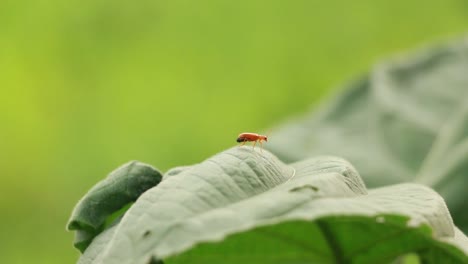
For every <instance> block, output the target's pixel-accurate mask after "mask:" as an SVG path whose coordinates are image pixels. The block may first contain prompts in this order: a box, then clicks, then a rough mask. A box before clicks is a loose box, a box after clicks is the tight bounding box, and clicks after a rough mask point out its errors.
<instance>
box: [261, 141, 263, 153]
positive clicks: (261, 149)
mask: <svg viewBox="0 0 468 264" xmlns="http://www.w3.org/2000/svg"><path fill="white" fill-rule="evenodd" d="M260 152H263V143H262V141H261V140H260Z"/></svg>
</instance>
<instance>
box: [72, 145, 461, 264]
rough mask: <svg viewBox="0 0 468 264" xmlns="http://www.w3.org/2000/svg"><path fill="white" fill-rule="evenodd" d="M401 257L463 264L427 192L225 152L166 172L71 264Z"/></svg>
mask: <svg viewBox="0 0 468 264" xmlns="http://www.w3.org/2000/svg"><path fill="white" fill-rule="evenodd" d="M408 252H414V253H416V254H418V255H420V257H421V258H422V259H423V260H425V261H427V263H438V262H437V260H440V259H445V260H446V261H447V262H446V263H450V262H451V263H463V262H465V263H466V262H468V257H467V254H468V239H467V238H466V237H465V236H464V235H463V234H462V233H461V232H460V231H459V230H458V229H457V228H456V227H454V226H453V223H452V219H451V217H450V214H449V213H448V210H447V208H446V206H445V203H444V201H443V199H442V198H441V197H440V196H439V195H438V194H437V193H435V192H434V191H432V190H431V189H429V188H427V187H424V186H421V185H416V184H402V185H395V186H390V187H384V188H379V189H375V190H370V191H367V189H366V187H365V186H364V184H363V182H362V180H361V178H360V176H359V174H358V172H357V171H356V170H355V169H354V168H353V167H352V166H351V165H350V164H349V163H348V162H346V161H345V160H342V159H340V158H335V157H317V158H311V159H307V160H304V161H301V162H298V163H294V164H290V165H286V164H284V163H282V162H281V161H280V160H278V159H277V158H276V157H275V156H273V155H272V154H271V153H269V152H268V151H263V152H260V151H258V150H252V148H250V147H235V148H232V149H229V150H226V151H224V152H221V153H220V154H218V155H215V156H214V157H212V158H210V159H208V160H206V161H204V162H202V163H200V164H197V165H194V166H188V167H182V168H176V169H173V170H171V171H169V172H167V173H166V174H165V177H164V180H163V181H162V182H161V183H160V184H158V185H157V186H156V187H154V188H152V189H150V190H148V191H146V192H145V193H143V194H142V195H141V196H140V197H139V198H138V200H137V201H136V202H135V204H134V205H133V206H132V207H131V208H130V209H129V210H128V211H127V212H126V213H125V215H124V216H123V218H122V219H121V221H120V222H119V223H118V224H117V225H116V226H114V227H111V228H110V229H108V230H106V231H105V232H103V233H101V235H99V236H97V237H96V239H94V241H93V243H92V244H91V245H90V246H89V247H88V249H87V250H86V251H85V252H84V254H83V256H82V258H81V259H80V263H82V264H108V263H109V264H110V263H112V264H115V263H123V264H138V263H145V264H147V263H157V260H158V259H164V260H165V262H166V263H239V262H243V263H304V261H306V262H305V263H310V261H313V260H316V261H320V262H323V263H336V262H340V263H347V262H354V263H376V262H379V263H382V262H388V261H391V260H393V259H395V258H397V257H398V256H400V255H402V254H405V253H408Z"/></svg>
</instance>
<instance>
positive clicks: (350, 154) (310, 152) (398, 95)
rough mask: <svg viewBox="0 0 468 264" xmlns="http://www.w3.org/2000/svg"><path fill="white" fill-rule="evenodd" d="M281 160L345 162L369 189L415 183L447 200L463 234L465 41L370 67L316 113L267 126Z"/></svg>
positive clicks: (467, 225) (467, 109) (466, 214)
mask: <svg viewBox="0 0 468 264" xmlns="http://www.w3.org/2000/svg"><path fill="white" fill-rule="evenodd" d="M274 131H275V133H273V135H272V136H271V143H270V144H268V146H267V148H268V149H270V150H271V151H272V152H273V153H275V154H276V155H278V156H279V157H280V158H281V159H282V160H285V161H297V160H302V159H304V158H306V157H310V156H315V155H323V154H329V155H337V156H340V157H343V158H346V159H347V160H349V161H350V162H351V163H352V164H353V165H354V166H356V168H357V169H358V170H359V172H360V174H361V175H362V177H363V179H364V181H365V182H366V184H367V185H369V186H370V187H376V186H384V185H388V184H395V183H399V182H410V181H415V182H418V183H422V184H425V185H428V186H430V187H432V188H434V189H435V190H436V191H438V192H439V193H440V194H441V195H442V196H443V197H444V198H445V200H446V201H447V203H448V205H449V208H450V210H451V212H452V213H453V215H454V218H455V223H457V224H458V225H460V226H461V227H462V228H463V229H464V230H465V231H468V210H467V205H466V200H468V195H467V194H468V193H467V192H466V186H468V41H467V39H466V38H465V39H462V40H461V41H458V42H454V43H452V44H448V45H445V46H440V47H435V48H432V49H428V50H425V51H423V52H420V53H417V54H415V55H412V56H404V57H401V58H397V59H394V60H391V61H388V62H385V63H381V64H379V65H378V66H376V67H375V68H374V69H373V70H372V71H371V72H370V73H369V74H368V75H367V76H365V77H364V78H362V80H360V81H358V82H356V83H354V84H351V85H350V86H349V87H347V88H346V89H345V90H344V91H343V92H341V93H340V94H338V95H337V96H336V97H334V98H333V99H332V100H331V101H329V102H326V103H325V104H324V105H323V107H321V108H320V109H319V110H318V111H313V112H312V113H310V114H308V115H306V116H305V117H302V118H300V119H296V120H293V121H290V122H288V123H286V124H284V125H283V126H282V127H280V128H277V129H274Z"/></svg>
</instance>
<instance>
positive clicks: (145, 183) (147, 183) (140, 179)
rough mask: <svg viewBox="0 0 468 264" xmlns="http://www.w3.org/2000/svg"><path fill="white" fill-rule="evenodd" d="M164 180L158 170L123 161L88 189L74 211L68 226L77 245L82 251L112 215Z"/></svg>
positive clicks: (139, 163) (134, 162)
mask: <svg viewBox="0 0 468 264" xmlns="http://www.w3.org/2000/svg"><path fill="white" fill-rule="evenodd" d="M161 179H162V175H161V173H159V171H157V170H156V169H154V168H153V167H151V166H149V165H146V164H143V163H141V162H137V161H132V162H129V163H127V164H124V165H122V166H121V167H120V168H118V169H116V170H115V171H113V172H111V173H110V174H109V176H107V178H105V179H104V180H102V181H101V182H99V183H98V184H96V185H95V186H94V187H93V188H92V189H91V190H89V192H88V193H87V194H86V195H85V196H84V197H83V198H82V199H81V200H80V201H79V202H78V204H77V205H76V207H75V209H74V210H73V213H72V215H71V217H70V220H69V221H68V224H67V229H68V230H76V236H75V243H74V244H75V247H76V248H78V249H79V250H80V251H81V252H83V251H84V250H85V249H86V248H87V247H88V245H89V243H91V241H92V240H93V238H94V237H95V236H96V235H98V234H99V233H100V232H101V231H102V230H103V229H104V228H105V224H106V220H107V219H108V218H109V217H110V216H112V215H113V214H114V213H116V212H119V210H121V209H122V208H124V207H125V206H126V205H127V204H129V203H131V202H134V201H136V199H137V198H138V197H139V196H140V195H141V194H142V193H144V192H145V191H146V190H148V189H150V188H152V187H154V186H155V185H157V184H158V183H159V182H160V181H161ZM114 217H115V216H114Z"/></svg>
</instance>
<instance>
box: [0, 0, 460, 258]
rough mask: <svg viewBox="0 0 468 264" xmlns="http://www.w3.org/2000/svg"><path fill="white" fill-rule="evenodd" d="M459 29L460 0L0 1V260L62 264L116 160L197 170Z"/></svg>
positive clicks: (69, 255) (74, 253)
mask: <svg viewBox="0 0 468 264" xmlns="http://www.w3.org/2000/svg"><path fill="white" fill-rule="evenodd" d="M467 25H468V1H464V0H434V1H423V0H418V1H404V0H389V1H372V0H364V1H349V2H346V1H155V0H152V1H150V0H140V1H122V0H113V1H109V0H81V1H77V0H69V1H58V0H56V1H51V0H36V1H28V0H2V1H0V180H1V182H0V188H1V189H0V210H1V214H2V215H1V218H0V221H1V222H0V263H7V264H8V263H47V264H51V263H52V264H53V263H73V262H75V261H76V259H77V257H78V252H77V251H76V250H75V249H73V247H72V240H73V234H72V233H68V232H66V231H65V223H66V221H67V218H68V216H69V214H70V212H71V210H72V208H73V206H74V205H75V203H76V202H77V200H78V199H79V198H80V197H81V196H82V195H83V194H84V193H85V192H86V191H87V190H88V189H89V188H90V187H91V186H92V185H93V184H95V183H96V182H97V181H99V180H100V179H102V178H103V177H105V176H106V174H107V173H108V172H110V171H111V170H113V169H114V168H116V167H117V166H119V165H121V164H122V163H124V162H127V161H129V160H132V159H137V160H141V161H144V162H147V163H150V164H153V165H154V166H155V167H157V168H159V169H161V170H163V171H165V170H167V169H169V168H171V167H173V166H176V165H184V164H191V163H195V162H199V161H201V160H203V159H205V158H206V157H208V156H210V155H212V154H215V153H217V152H219V151H221V150H223V149H225V148H228V147H230V146H233V145H235V138H236V136H237V135H238V133H240V132H245V131H252V132H255V131H265V130H267V129H268V127H271V126H273V125H275V124H277V123H279V122H281V121H284V120H285V119H286V118H287V117H288V116H292V115H295V114H299V113H302V112H304V111H306V110H307V109H309V108H310V107H311V105H313V104H314V103H316V102H317V101H318V100H319V99H321V98H323V97H324V96H325V95H326V94H328V93H329V92H330V91H331V90H330V88H334V87H338V86H339V84H341V83H343V82H345V81H347V80H350V79H352V78H353V77H356V76H359V74H361V73H364V72H365V71H366V70H367V69H369V67H371V66H372V65H373V64H374V63H375V62H376V61H378V60H379V59H380V58H383V57H385V56H388V55H389V54H392V53H395V52H400V51H404V50H408V49H412V48H415V47H418V46H420V45H421V44H424V43H427V42H430V41H440V40H444V39H447V38H453V37H455V36H457V35H459V34H462V33H464V32H465V30H466V29H467V28H468V27H467ZM272 140H274V139H272Z"/></svg>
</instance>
